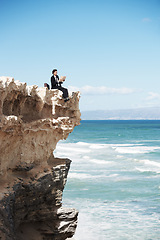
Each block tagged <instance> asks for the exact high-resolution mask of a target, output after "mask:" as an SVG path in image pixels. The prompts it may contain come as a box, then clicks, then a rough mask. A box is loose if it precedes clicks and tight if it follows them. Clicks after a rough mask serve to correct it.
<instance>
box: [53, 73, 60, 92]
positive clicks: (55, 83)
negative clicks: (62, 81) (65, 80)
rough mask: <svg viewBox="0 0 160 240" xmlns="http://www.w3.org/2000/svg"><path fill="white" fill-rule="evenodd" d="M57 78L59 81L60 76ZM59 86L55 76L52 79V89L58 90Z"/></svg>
mask: <svg viewBox="0 0 160 240" xmlns="http://www.w3.org/2000/svg"><path fill="white" fill-rule="evenodd" d="M56 77H57V78H58V80H59V76H58V75H56ZM58 86H59V84H58V83H57V82H56V80H55V78H54V75H53V76H52V77H51V89H53V88H56V87H58Z"/></svg>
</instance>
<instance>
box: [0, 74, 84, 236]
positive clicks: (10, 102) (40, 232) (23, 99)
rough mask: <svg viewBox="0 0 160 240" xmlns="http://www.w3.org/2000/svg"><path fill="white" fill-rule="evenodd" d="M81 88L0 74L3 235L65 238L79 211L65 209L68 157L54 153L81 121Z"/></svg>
mask: <svg viewBox="0 0 160 240" xmlns="http://www.w3.org/2000/svg"><path fill="white" fill-rule="evenodd" d="M79 122H80V111H79V92H75V93H72V95H71V96H70V101H68V102H66V103H64V100H63V99H62V93H61V92H60V91H58V90H48V89H47V88H38V87H37V86H31V87H27V86H26V84H25V83H20V82H19V81H14V79H13V78H8V77H1V78H0V190H1V191H0V239H8V240H11V239H12V240H14V239H15V240H23V239H24V240H25V239H27V240H31V239H36V240H38V239H39V240H42V239H46V240H47V239H55V240H63V239H64V240H65V239H67V238H70V237H72V236H73V235H74V232H75V229H76V226H77V215H78V212H77V211H76V210H75V209H64V208H63V207H62V193H63V189H64V186H65V183H66V180H67V174H68V171H69V167H70V162H71V161H70V160H69V159H57V158H54V156H53V151H54V149H55V148H56V144H57V142H58V141H59V140H60V139H66V138H67V136H68V134H69V133H71V132H72V131H73V129H74V127H75V126H77V125H79Z"/></svg>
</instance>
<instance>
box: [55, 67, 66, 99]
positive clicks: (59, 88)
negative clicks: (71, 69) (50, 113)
mask: <svg viewBox="0 0 160 240" xmlns="http://www.w3.org/2000/svg"><path fill="white" fill-rule="evenodd" d="M52 74H53V75H52V77H51V89H58V90H60V91H62V92H63V95H62V96H63V98H64V101H65V102H67V101H68V100H69V98H68V89H67V88H64V87H62V86H61V85H62V83H63V81H65V78H64V79H63V80H59V76H58V75H57V69H53V71H52Z"/></svg>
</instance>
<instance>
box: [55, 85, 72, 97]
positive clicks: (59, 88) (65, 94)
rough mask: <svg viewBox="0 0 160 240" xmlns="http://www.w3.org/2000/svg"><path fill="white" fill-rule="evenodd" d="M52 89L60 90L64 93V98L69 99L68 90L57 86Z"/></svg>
mask: <svg viewBox="0 0 160 240" xmlns="http://www.w3.org/2000/svg"><path fill="white" fill-rule="evenodd" d="M52 89H58V90H60V91H62V92H63V95H62V96H63V98H68V89H67V88H64V87H60V86H55V87H53V88H52Z"/></svg>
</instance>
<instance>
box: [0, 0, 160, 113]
mask: <svg viewBox="0 0 160 240" xmlns="http://www.w3.org/2000/svg"><path fill="white" fill-rule="evenodd" d="M0 56H1V57H0V76H11V77H14V78H15V80H20V81H21V82H26V83H27V84H28V85H34V84H35V85H38V86H39V87H42V86H43V85H44V83H45V82H47V83H49V84H50V77H51V72H52V70H53V69H54V68H57V69H58V75H60V76H67V78H66V82H65V83H64V86H65V87H67V88H69V90H70V91H75V90H79V91H80V92H81V99H80V109H81V111H89V110H114V109H130V108H140V107H160V0H81V1H80V0H79V1H77V0H27V1H22V0H14V1H13V0H0Z"/></svg>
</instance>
